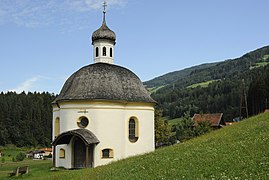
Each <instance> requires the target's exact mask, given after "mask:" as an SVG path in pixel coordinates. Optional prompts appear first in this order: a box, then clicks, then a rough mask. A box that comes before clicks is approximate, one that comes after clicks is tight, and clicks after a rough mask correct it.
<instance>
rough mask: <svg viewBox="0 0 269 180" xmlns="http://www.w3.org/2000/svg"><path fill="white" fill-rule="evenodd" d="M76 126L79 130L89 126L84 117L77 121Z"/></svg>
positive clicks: (87, 120)
mask: <svg viewBox="0 0 269 180" xmlns="http://www.w3.org/2000/svg"><path fill="white" fill-rule="evenodd" d="M77 125H78V127H80V128H85V127H87V126H88V125H89V119H88V118H87V117H85V116H82V117H80V118H79V119H78V121H77Z"/></svg>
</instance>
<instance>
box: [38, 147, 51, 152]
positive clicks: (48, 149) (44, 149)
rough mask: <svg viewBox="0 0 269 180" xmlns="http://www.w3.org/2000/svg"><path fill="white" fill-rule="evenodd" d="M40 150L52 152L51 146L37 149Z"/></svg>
mask: <svg viewBox="0 0 269 180" xmlns="http://www.w3.org/2000/svg"><path fill="white" fill-rule="evenodd" d="M39 150H40V151H45V152H52V148H42V149H39Z"/></svg>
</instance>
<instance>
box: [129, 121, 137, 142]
mask: <svg viewBox="0 0 269 180" xmlns="http://www.w3.org/2000/svg"><path fill="white" fill-rule="evenodd" d="M137 140H138V121H137V119H136V118H134V117H131V118H130V119H129V141H130V142H136V141H137Z"/></svg>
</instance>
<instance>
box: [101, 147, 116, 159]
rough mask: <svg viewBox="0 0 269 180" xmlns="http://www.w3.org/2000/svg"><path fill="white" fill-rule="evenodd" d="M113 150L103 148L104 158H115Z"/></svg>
mask: <svg viewBox="0 0 269 180" xmlns="http://www.w3.org/2000/svg"><path fill="white" fill-rule="evenodd" d="M113 156H114V154H113V150H112V149H103V150H102V158H113Z"/></svg>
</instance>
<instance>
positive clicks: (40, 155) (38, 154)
mask: <svg viewBox="0 0 269 180" xmlns="http://www.w3.org/2000/svg"><path fill="white" fill-rule="evenodd" d="M44 154H45V151H41V150H33V151H29V152H28V153H27V154H26V157H27V158H32V159H44Z"/></svg>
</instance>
